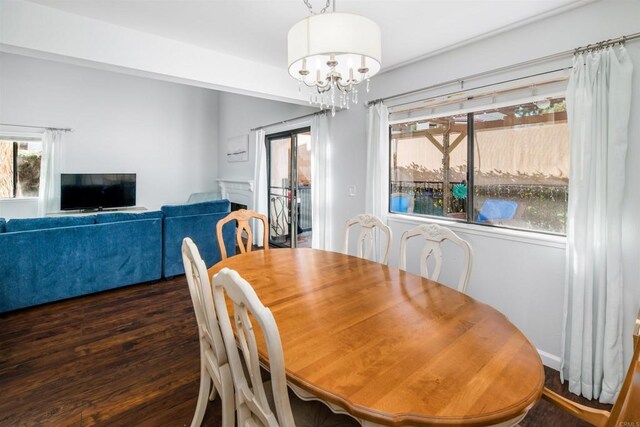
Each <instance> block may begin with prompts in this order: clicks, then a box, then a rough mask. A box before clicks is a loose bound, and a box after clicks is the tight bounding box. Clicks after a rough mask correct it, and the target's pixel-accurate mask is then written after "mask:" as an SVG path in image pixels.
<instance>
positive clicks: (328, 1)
mask: <svg viewBox="0 0 640 427" xmlns="http://www.w3.org/2000/svg"><path fill="white" fill-rule="evenodd" d="M302 1H303V2H304V4H306V5H307V9H309V12H311V14H312V15H314V14H315V12H314V11H313V6H311V3H310V2H309V0H302ZM330 3H331V0H327V4H325V5H324V7H323V8H322V10H320V13H325V12H326V11H327V9H328V8H329V4H330ZM333 11H334V12H335V11H336V2H335V1H334V2H333Z"/></svg>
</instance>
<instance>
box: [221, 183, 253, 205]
mask: <svg viewBox="0 0 640 427" xmlns="http://www.w3.org/2000/svg"><path fill="white" fill-rule="evenodd" d="M217 181H218V185H219V186H220V194H221V195H222V198H223V199H229V200H230V201H232V202H234V203H238V204H241V205H246V206H247V208H248V209H253V189H254V185H253V180H239V179H218V180H217Z"/></svg>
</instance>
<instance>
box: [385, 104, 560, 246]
mask: <svg viewBox="0 0 640 427" xmlns="http://www.w3.org/2000/svg"><path fill="white" fill-rule="evenodd" d="M390 128H391V129H390V131H391V137H390V141H391V147H390V148H391V156H390V159H391V165H390V167H391V171H390V181H391V183H390V193H391V194H390V203H389V206H390V211H391V212H398V213H407V214H414V215H428V216H438V217H446V218H449V219H452V220H456V221H466V222H473V223H478V224H487V225H494V226H501V227H509V228H519V229H526V230H535V231H543V232H550V233H558V234H564V233H565V228H566V217H567V201H568V183H569V178H568V172H569V132H568V128H567V113H566V106H565V101H564V98H558V97H555V98H551V99H544V100H541V101H537V102H530V103H521V104H517V105H511V106H506V107H500V108H491V109H486V110H483V111H476V112H473V113H465V114H457V115H455V114H454V115H448V116H442V117H435V118H429V119H425V120H418V121H407V122H404V123H399V124H393V125H391V126H390ZM470 153H472V155H470ZM470 171H473V173H470Z"/></svg>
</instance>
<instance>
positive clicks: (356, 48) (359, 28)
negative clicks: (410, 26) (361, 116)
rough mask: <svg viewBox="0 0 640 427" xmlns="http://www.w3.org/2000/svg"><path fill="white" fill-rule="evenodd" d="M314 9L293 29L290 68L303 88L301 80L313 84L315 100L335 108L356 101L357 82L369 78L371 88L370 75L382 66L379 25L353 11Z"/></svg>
mask: <svg viewBox="0 0 640 427" xmlns="http://www.w3.org/2000/svg"><path fill="white" fill-rule="evenodd" d="M305 4H306V5H307V7H309V10H311V7H310V5H309V3H308V2H307V1H305ZM328 5H329V2H328V1H327V6H325V8H324V9H323V10H322V12H324V11H325V10H326V9H327V7H328ZM334 9H335V0H334ZM311 13H312V15H311V16H309V17H307V18H305V19H303V20H302V21H300V22H298V23H297V24H295V25H294V26H293V27H292V28H291V30H289V37H288V40H289V74H290V75H291V76H292V77H293V78H295V79H296V80H298V84H299V88H298V91H299V93H300V87H302V84H304V85H306V86H307V87H309V88H311V90H312V91H313V93H312V94H310V95H309V103H310V104H316V105H320V106H321V107H322V106H327V107H328V108H331V111H332V113H333V114H335V110H336V108H349V106H350V104H351V103H353V104H357V103H358V88H357V86H358V85H359V84H360V83H362V82H365V85H366V90H367V92H368V91H369V79H370V78H371V77H373V76H374V75H375V74H376V73H378V71H380V61H381V38H380V27H378V25H377V24H376V23H375V22H373V21H372V20H370V19H368V18H365V17H363V16H359V15H353V14H350V13H336V12H333V13H319V14H313V11H311Z"/></svg>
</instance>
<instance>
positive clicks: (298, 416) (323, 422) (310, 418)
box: [264, 381, 360, 427]
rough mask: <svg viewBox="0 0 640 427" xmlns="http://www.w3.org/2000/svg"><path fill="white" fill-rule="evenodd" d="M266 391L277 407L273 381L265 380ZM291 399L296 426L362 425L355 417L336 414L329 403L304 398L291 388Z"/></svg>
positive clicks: (358, 426)
mask: <svg viewBox="0 0 640 427" xmlns="http://www.w3.org/2000/svg"><path fill="white" fill-rule="evenodd" d="M264 391H265V394H266V395H267V400H268V401H269V406H270V407H272V408H275V404H274V401H273V388H272V387H271V381H265V382H264ZM289 401H290V402H291V411H292V412H293V419H294V420H295V423H296V427H360V423H358V422H357V421H356V420H355V419H354V418H351V417H350V416H348V415H342V414H336V413H334V412H333V411H331V409H329V407H328V406H327V405H325V404H324V403H322V402H319V401H317V400H308V401H306V400H302V399H300V398H299V397H298V396H297V395H296V394H295V393H294V392H293V391H291V389H289Z"/></svg>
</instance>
